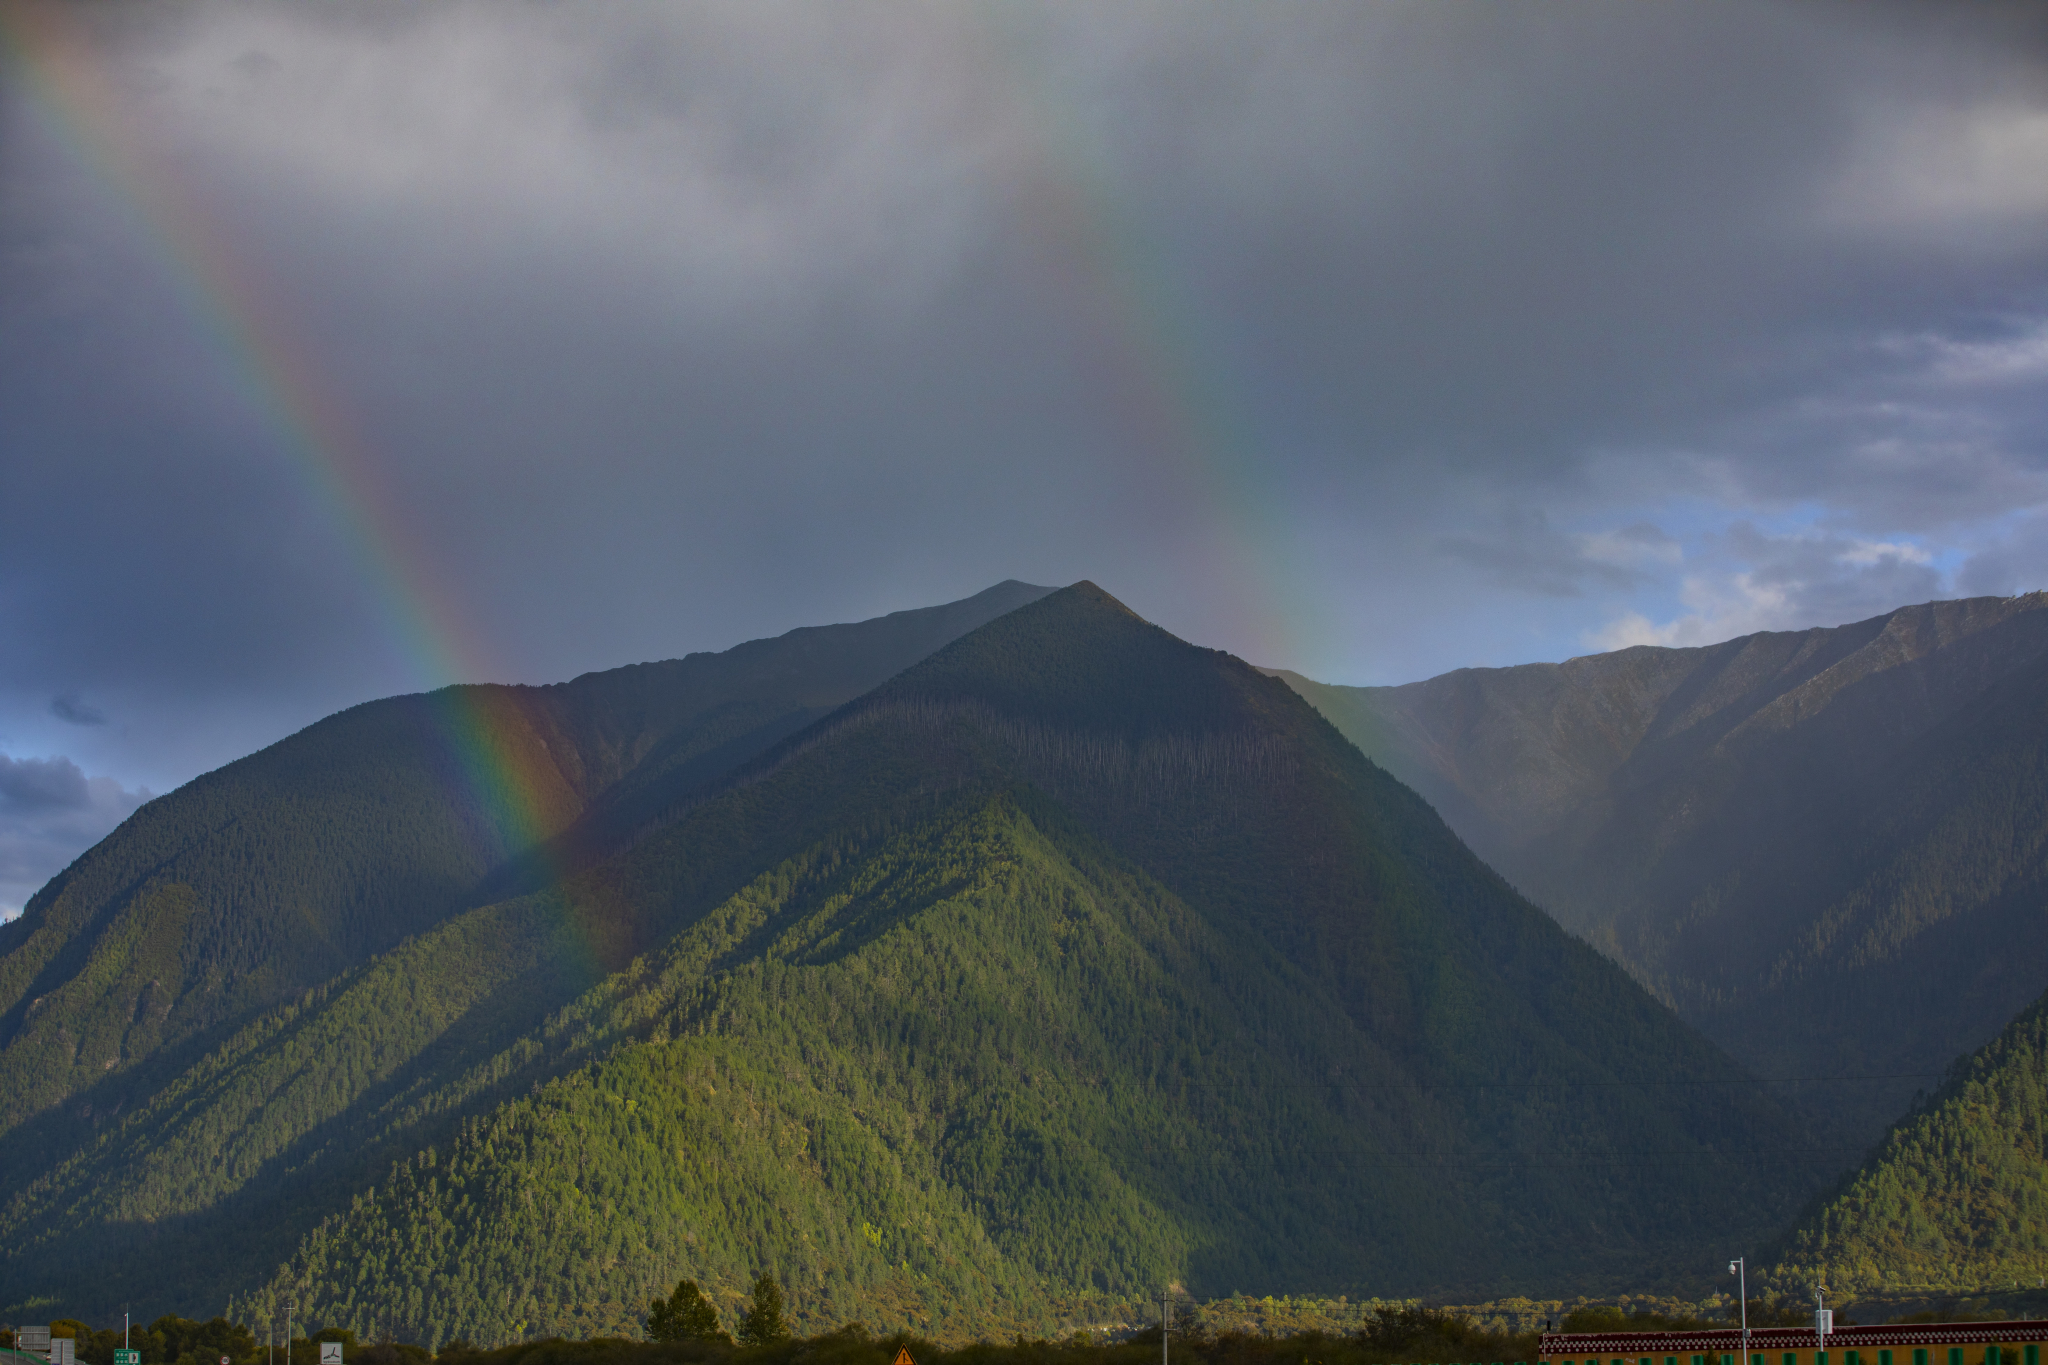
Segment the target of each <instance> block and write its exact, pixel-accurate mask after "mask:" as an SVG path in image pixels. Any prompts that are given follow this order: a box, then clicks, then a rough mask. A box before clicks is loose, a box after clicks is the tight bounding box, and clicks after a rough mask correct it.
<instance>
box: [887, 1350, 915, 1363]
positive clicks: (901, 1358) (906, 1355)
mask: <svg viewBox="0 0 2048 1365" xmlns="http://www.w3.org/2000/svg"><path fill="white" fill-rule="evenodd" d="M889 1365H917V1362H916V1361H914V1360H912V1359H911V1358H910V1350H909V1348H908V1347H904V1348H901V1349H899V1350H898V1351H897V1352H896V1358H895V1359H894V1360H892V1361H890V1362H889Z"/></svg>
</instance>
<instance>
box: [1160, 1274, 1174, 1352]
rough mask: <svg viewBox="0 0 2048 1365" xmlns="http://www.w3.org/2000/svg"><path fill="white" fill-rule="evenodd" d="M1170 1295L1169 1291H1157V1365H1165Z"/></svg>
mask: <svg viewBox="0 0 2048 1365" xmlns="http://www.w3.org/2000/svg"><path fill="white" fill-rule="evenodd" d="M1172 1294H1173V1291H1172V1290H1171V1289H1162V1290H1160V1291H1159V1365H1166V1330H1167V1324H1168V1321H1169V1319H1168V1317H1167V1313H1168V1311H1169V1305H1170V1304H1171V1303H1172V1297H1171V1296H1172Z"/></svg>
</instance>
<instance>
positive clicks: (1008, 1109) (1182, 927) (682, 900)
mask: <svg viewBox="0 0 2048 1365" xmlns="http://www.w3.org/2000/svg"><path fill="white" fill-rule="evenodd" d="M480 729H481V730H487V731H488V739H489V742H490V746H491V752H492V753H493V754H494V755H495V758H494V760H493V765H492V766H491V767H490V770H489V771H488V772H484V771H481V770H480V769H479V768H478V766H477V764H476V762H475V755H476V752H477V750H476V747H475V745H476V743H477V740H478V736H477V732H478V731H479V730H480ZM494 783H495V784H496V785H493V784H494ZM0 1093H4V1094H5V1095H6V1096H7V1097H8V1104H7V1106H6V1108H5V1112H4V1114H0V1125H4V1128H0V1133H4V1136H0V1142H4V1144H5V1147H4V1154H5V1160H4V1161H0V1315H6V1316H9V1317H11V1318H19V1317H22V1316H26V1315H31V1314H33V1315H37V1316H55V1315H58V1314H74V1315H82V1316H87V1317H104V1316H105V1315H106V1314H107V1313H109V1312H114V1311H118V1309H119V1308H120V1306H121V1305H124V1304H126V1305H129V1306H130V1307H132V1308H133V1310H134V1311H135V1312H137V1313H138V1314H142V1315H147V1314H150V1313H154V1312H157V1311H163V1310H167V1309H168V1310H177V1311H183V1312H188V1313H204V1314H207V1315H210V1314H211V1313H212V1312H215V1311H218V1307H219V1305H222V1304H224V1303H225V1304H228V1305H229V1306H230V1309H231V1311H232V1313H233V1314H234V1315H235V1316H238V1317H240V1316H249V1317H253V1318H254V1319H256V1320H258V1321H261V1320H264V1318H265V1317H266V1316H267V1315H268V1314H270V1313H272V1312H275V1311H277V1310H278V1306H279V1305H280V1304H281V1302H282V1301H283V1300H285V1299H287V1298H291V1299H295V1300H296V1301H297V1303H298V1305H299V1308H298V1315H299V1318H300V1320H302V1321H319V1322H332V1323H335V1324H338V1325H347V1326H352V1327H355V1328H357V1329H358V1330H359V1331H366V1332H368V1331H378V1332H383V1331H391V1332H395V1333H397V1334H398V1335H400V1336H409V1337H413V1338H416V1339H419V1340H423V1341H426V1342H429V1343H432V1342H436V1341H439V1340H444V1339H447V1338H448V1337H451V1336H455V1335H462V1336H467V1337H470V1338H472V1339H475V1340H479V1341H495V1340H502V1339H508V1338H516V1337H520V1336H527V1335H535V1334H541V1333H548V1332H567V1333H572V1334H581V1333H589V1332H599V1331H622V1330H623V1331H633V1330H636V1326H637V1322H638V1319H639V1314H640V1313H641V1311H642V1310H643V1309H644V1306H645V1303H646V1301H647V1299H648V1298H649V1297H650V1296H651V1295H652V1294H654V1293H657V1292H665V1291H666V1290H667V1288H668V1287H670V1286H671V1285H673V1284H674V1283H675V1281H676V1279H677V1278H678V1277H680V1276H683V1275H689V1276H691V1277H693V1278H697V1279H699V1280H700V1281H702V1282H704V1283H705V1284H706V1285H707V1286H709V1287H710V1288H711V1289H712V1291H713V1295H714V1298H715V1299H717V1298H720V1297H721V1296H723V1297H725V1298H727V1299H729V1298H730V1296H732V1295H735V1294H737V1293H738V1292H739V1291H740V1290H741V1288H742V1287H743V1286H744V1285H745V1284H746V1283H747V1281H748V1280H750V1279H751V1277H752V1276H753V1274H754V1273H755V1272H756V1271H758V1270H760V1269H762V1268H771V1269H773V1270H774V1271H775V1272H776V1273H777V1274H778V1275H779V1276H780V1277H781V1278H782V1280H783V1282H784V1284H785V1286H786V1287H787V1290H788V1293H789V1297H790V1301H791V1306H792V1309H793V1312H794V1317H795V1319H796V1323H797V1325H798V1326H799V1327H802V1328H813V1329H814V1328H819V1327H827V1326H832V1325H836V1324H837V1323H838V1322H840V1321H843V1320H845V1319H849V1318H859V1319H861V1320H863V1321H865V1322H867V1323H868V1324H869V1325H870V1326H873V1327H876V1328H888V1327H893V1326H899V1325H901V1326H910V1327H914V1328H917V1329H918V1330H922V1331H925V1332H929V1333H933V1334H936V1335H939V1336H942V1337H949V1338H958V1337H964V1336H969V1335H975V1334H982V1335H994V1334H998V1333H1001V1334H1008V1333H1010V1332H1013V1331H1034V1332H1036V1331H1044V1330H1049V1329H1051V1328H1053V1327H1057V1326H1059V1325H1061V1324H1062V1323H1071V1322H1075V1321H1082V1320H1086V1318H1087V1315H1088V1313H1089V1312H1090V1308H1089V1305H1090V1304H1091V1303H1092V1302H1097V1301H1100V1300H1103V1299H1105V1298H1116V1297H1119V1296H1134V1295H1141V1294H1144V1293H1147V1292H1150V1291H1151V1290H1153V1289H1155V1288H1156V1287H1157V1286H1159V1285H1160V1284H1162V1283H1167V1282H1181V1283H1184V1284H1186V1285H1187V1287H1188V1288H1189V1289H1190V1290H1191V1291H1193V1292H1195V1293H1197V1294H1203V1295H1207V1294H1219V1293H1229V1292H1231V1291H1233V1290H1243V1291H1246V1292H1251V1293H1264V1292H1292V1291H1312V1290H1320V1291H1324V1292H1347V1293H1354V1294H1362V1293H1395V1294H1398V1293H1421V1292H1431V1291H1445V1292H1449V1291H1455V1292H1460V1293H1470V1294H1487V1293H1498V1292H1506V1291H1510V1290H1533V1289H1538V1288H1553V1289H1554V1288H1555V1287H1556V1286H1558V1285H1559V1284H1560V1283H1564V1284H1571V1285H1575V1286H1581V1287H1598V1286H1616V1287H1618V1286H1622V1285H1631V1286H1642V1285H1645V1284H1657V1283H1661V1282H1664V1281H1666V1280H1669V1279H1671V1278H1672V1277H1679V1276H1687V1275H1690V1274H1692V1273H1694V1272H1695V1270H1696V1267H1697V1264H1698V1262H1699V1261H1700V1258H1701V1257H1702V1256H1703V1255H1707V1256H1709V1257H1710V1258H1711V1257H1712V1256H1718V1255H1722V1254H1725V1251H1726V1249H1727V1248H1729V1247H1731V1246H1742V1245H1748V1244H1751V1243H1754V1242H1757V1241H1760V1240H1762V1239H1764V1238H1766V1237H1768V1236H1771V1235H1773V1234H1774V1233H1776V1232H1778V1231H1779V1230H1781V1229H1782V1228H1784V1227H1785V1226H1786V1225H1787V1224H1788V1223H1789V1221H1790V1220H1791V1218H1792V1216H1793V1214H1794V1213H1795V1212H1796V1211H1797V1209H1798V1208H1799V1207H1800V1205H1801V1204H1802V1202H1804V1201H1805V1200H1806V1199H1807V1198H1808V1197H1809V1196H1810V1195H1811V1193H1812V1192H1813V1190H1814V1189H1815V1188H1817V1186H1818V1185H1819V1184H1820V1183H1821V1182H1822V1181H1823V1180H1824V1179H1825V1178H1827V1176H1828V1175H1829V1173H1830V1172H1832V1171H1833V1170H1835V1169H1838V1168H1839V1166H1840V1164H1841V1163H1840V1162H1839V1161H1836V1160H1833V1159H1832V1158H1831V1157H1830V1156H1829V1155H1827V1154H1825V1153H1816V1152H1815V1150H1814V1147H1815V1142H1814V1139H1813V1138H1812V1136H1811V1135H1810V1134H1809V1133H1808V1132H1806V1131H1805V1130H1804V1128H1803V1126H1802V1125H1801V1124H1800V1123H1799V1122H1797V1121H1796V1120H1795V1119H1794V1118H1793V1117H1792V1116H1790V1115H1789V1114H1788V1113H1787V1112H1786V1111H1785V1110H1784V1109H1783V1108H1782V1107H1781V1106H1780V1105H1779V1104H1778V1103H1777V1102H1776V1101H1775V1100H1773V1099H1772V1098H1771V1097H1770V1096H1769V1095H1768V1094H1766V1093H1764V1091H1763V1089H1762V1088H1760V1087H1759V1086H1758V1085H1757V1084H1756V1083H1755V1082H1754V1081H1753V1079H1752V1078H1751V1077H1750V1076H1749V1075H1748V1074H1747V1073H1745V1072H1744V1071H1743V1070H1742V1069H1741V1068H1740V1067H1739V1066H1738V1065H1737V1064H1736V1063H1734V1062H1733V1061H1731V1060H1730V1059H1729V1058H1728V1056H1727V1055H1725V1054H1724V1053H1723V1052H1722V1051H1720V1050H1719V1049H1717V1048H1716V1047H1715V1046H1714V1045H1712V1044H1711V1043H1709V1042H1707V1041H1706V1040H1705V1039H1703V1038H1702V1037H1701V1036H1699V1034H1697V1033H1696V1032H1695V1031H1694V1030H1693V1029H1691V1028H1690V1027H1688V1026H1687V1025H1686V1024H1685V1023H1683V1022H1682V1021H1681V1020H1680V1019H1679V1018H1678V1017H1677V1016H1676V1015H1675V1014H1674V1013H1673V1012H1672V1011H1671V1010H1670V1009H1668V1008H1667V1007H1666V1006H1665V1005H1664V1004H1662V1003H1660V1002H1659V1001H1658V1000H1656V999H1655V998H1654V997H1653V996H1652V994H1651V993H1650V992H1648V991H1646V990H1645V989H1643V987H1642V986H1640V985H1638V984H1637V982H1635V981H1634V980H1632V979H1630V977H1629V976H1628V975H1627V974H1626V973H1625V972H1623V971H1622V970H1621V969H1620V968H1619V967H1617V966H1615V965H1614V963H1612V962H1610V961H1609V960H1608V959H1607V958H1605V957H1603V956H1601V955H1600V954H1599V953H1597V952H1595V951H1594V950H1593V949H1591V948H1590V947H1588V946H1587V945H1586V944H1584V943H1582V942H1580V941H1579V940H1577V939H1575V938H1573V937H1572V936H1571V935H1569V934H1567V933H1565V932H1564V931H1563V930H1562V929H1560V928H1559V927H1558V925H1557V924H1556V923H1555V922H1553V921H1552V920H1551V919H1550V918H1549V917H1548V916H1546V915H1544V914H1543V913H1541V912H1540V911H1539V910H1537V909H1536V908H1535V907H1534V906H1532V905H1531V904H1529V903H1528V902H1527V901H1525V900H1524V899H1523V898H1522V897H1521V896H1519V895H1518V894H1516V893H1515V892H1514V890H1512V889H1511V888H1510V887H1509V886H1508V884H1507V883H1506V882H1504V881H1503V880H1502V879H1501V878H1500V877H1499V876H1498V875H1496V874H1495V873H1494V872H1493V871H1492V870H1491V869H1489V868H1488V867H1487V866H1486V865H1485V864H1484V863H1482V862H1481V861H1480V860H1479V859H1478V858H1477V857H1475V856H1474V855H1473V853H1472V852H1471V851H1470V850H1468V849H1467V848H1466V847H1465V846H1464V845H1463V844H1462V843H1460V841H1459V839H1458V838H1457V837H1456V835H1455V834H1453V832H1452V831H1451V829H1449V828H1447V827H1446V826H1445V824H1444V823H1443V821H1442V820H1440V819H1439V818H1438V817H1437V814H1436V813H1435V812H1434V811H1432V810H1431V809H1430V807H1429V806H1428V805H1427V804H1426V803H1425V802H1424V801H1423V800H1422V799H1420V798H1418V797H1417V795H1416V794H1415V792H1414V791H1411V790H1410V789H1409V788H1408V787H1406V786H1403V785H1402V784H1401V783H1400V782H1398V781H1396V780H1394V778H1393V777H1390V776H1389V775H1388V773H1387V772H1386V771H1383V770H1382V769H1381V768H1380V767H1377V766H1375V765H1374V764H1373V763H1371V762H1368V761H1367V760H1366V758H1365V757H1364V756H1363V755H1361V754H1360V752H1359V751H1358V749H1357V748H1355V747H1354V746H1353V745H1352V744H1351V743H1348V742H1346V740H1345V739H1344V738H1343V737H1342V736H1341V735H1340V734H1339V733H1338V731H1337V730H1336V729H1334V728H1333V727H1332V726H1331V725H1330V724H1329V723H1328V722H1326V721H1325V720H1324V719H1323V718H1322V717H1321V716H1318V715H1317V714H1316V712H1315V710H1313V709H1312V708H1311V707H1310V706H1309V705H1308V704H1307V703H1305V702H1304V701H1303V700H1302V699H1301V698H1300V697H1298V696H1297V695H1296V694H1295V692H1294V691H1291V690H1290V689H1289V688H1288V687H1287V686H1285V685H1283V684H1282V683H1280V682H1278V681H1276V680H1273V679H1270V678H1268V677H1266V676H1264V675H1262V674H1261V673H1259V672H1258V671H1257V670H1255V669H1253V668H1251V667H1249V666H1248V665H1246V664H1244V663H1243V662H1241V661H1239V660H1237V659H1234V658H1232V657H1230V656H1228V655H1226V654H1222V653H1219V652H1216V651H1211V650H1206V649H1201V648H1199V647H1196V646H1194V645H1190V644H1187V643H1185V642H1183V641H1180V640H1178V639H1175V638H1174V637H1173V636H1171V635H1169V634H1167V633H1166V632H1165V631H1162V630H1160V629H1158V628H1157V627H1155V626H1152V625H1149V624H1147V623H1146V622H1144V621H1142V620H1140V619H1139V618H1137V617H1136V616H1134V615H1133V614H1132V613H1130V612H1129V611H1128V610H1126V609H1125V608H1124V607H1123V606H1122V605H1121V604H1120V603H1118V602H1117V601H1115V599H1113V598H1111V597H1110V596H1109V595H1108V594H1106V593H1104V592H1102V591H1101V590H1100V589H1098V588H1096V587H1094V586H1093V585H1091V584H1085V583H1084V584H1078V585H1076V586H1074V587H1071V588H1067V589H1064V590H1061V591H1058V592H1051V593H1048V592H1046V590H1044V589H1037V588H1031V587H1028V586H1026V585H1022V584H1005V585H1003V586H1002V587H1000V588H997V589H992V590H991V591H990V592H989V593H985V594H982V595H981V596H980V597H977V598H972V599H969V600H968V601H966V602H962V603H955V604H953V605H951V606H949V607H944V608H936V609H933V610H932V611H929V612H914V613H902V614H899V615H898V616H895V617H889V618H884V619H883V620H881V621H877V622H868V623H864V624H862V625H858V626H843V627H832V628H828V629H825V630H819V631H811V632H796V633H793V634H791V635H788V636H784V637H781V638H780V639H778V640H774V641H763V642H756V643H754V644H750V645H744V646H741V647H740V648H738V649H735V650H732V651H729V652H727V653H726V654H722V655H716V656H692V657H691V658H689V659H684V660H680V661H675V662H671V663H665V664H654V665H646V666H642V667H639V668H633V669H622V670H617V671H615V672H612V673H605V674H597V675H591V676H587V677H584V678H579V679H577V680H576V681H575V682H572V683H568V684H564V685H561V686H559V687H553V688H459V689H448V690H446V691H443V692H440V693H435V694H431V695H429V696H425V697H410V698H398V699H393V700H390V701H385V702H378V703H373V704H371V705H368V706H363V707H358V708H356V709H354V710H352V711H348V712H344V713H342V714H340V715H338V716H335V717H331V718H330V719H328V720H326V721H323V722H321V723H320V724H318V725H315V726H313V727H311V728H310V729H308V730H306V731H304V732H303V733H301V734H299V735H296V736H293V737H292V738H290V739H288V740H285V741H283V742H282V743H280V744H277V745H274V746H272V747H271V748H269V749H267V750H265V751H263V752H262V753H259V754H256V755H252V756H251V757H250V758H248V759H244V760H242V761H241V762H239V763H236V764H231V765H229V766H228V767H227V768H224V769H222V770H221V771H220V772H217V773H214V774H210V775H208V776H207V777H204V778H201V779H199V780H198V781H196V782H194V783H191V784H189V785H187V786H186V787H184V788H181V789H180V790H178V791H177V792H174V793H172V794H170V795H169V796H166V797H163V798H159V799H158V800H156V801H154V802H151V803H150V804H149V805H148V806H145V807H144V808H143V809H142V810H141V811H139V812H137V814H136V815H135V816H134V817H132V818H131V819H130V820H129V821H128V822H127V823H126V824H124V825H123V826H122V827H121V829H119V830H117V831H116V832H115V833H114V834H113V835H111V836H110V837H109V838H108V839H107V840H105V841H104V842H103V843H101V844H100V845H99V846H97V847H96V848H95V849H93V850H92V851H90V852H89V853H88V854H86V855H85V856H84V857H83V858H81V859H80V860H79V861H78V862H77V863H76V864H75V865H74V866H73V867H72V868H70V869H68V870H67V871H66V872H65V873H64V874H63V875H62V876H60V877H59V878H57V879H56V880H54V881H53V882H52V883H51V884H50V885H49V886H48V887H46V888H45V889H44V890H43V891H42V892H40V893H38V895H37V896H36V897H34V898H33V899H32V900H31V901H30V903H29V905H28V907H27V909H26V911H25V912H24V914H23V916H22V917H21V919H20V920H19V921H17V922H16V923H14V924H12V925H9V926H8V927H7V928H6V929H4V930H0Z"/></svg>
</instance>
